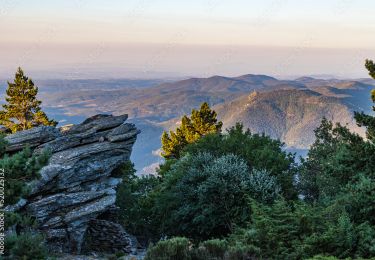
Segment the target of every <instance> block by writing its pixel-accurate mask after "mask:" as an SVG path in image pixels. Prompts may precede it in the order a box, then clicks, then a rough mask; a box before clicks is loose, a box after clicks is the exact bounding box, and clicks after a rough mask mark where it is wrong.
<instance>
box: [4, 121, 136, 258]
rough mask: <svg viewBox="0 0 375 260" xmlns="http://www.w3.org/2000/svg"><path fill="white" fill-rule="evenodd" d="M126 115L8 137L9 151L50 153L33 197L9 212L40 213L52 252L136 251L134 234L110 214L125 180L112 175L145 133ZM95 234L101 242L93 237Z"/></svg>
mask: <svg viewBox="0 0 375 260" xmlns="http://www.w3.org/2000/svg"><path fill="white" fill-rule="evenodd" d="M126 119H127V115H121V116H111V115H96V116H93V117H91V118H88V119H86V120H85V121H84V122H83V123H81V124H78V125H71V126H68V127H61V128H55V127H49V126H42V127H37V128H33V129H30V130H26V131H22V132H17V133H15V134H12V135H9V136H7V137H6V139H7V141H8V144H9V145H8V148H7V149H8V150H7V151H8V152H10V153H12V152H17V151H20V150H21V149H23V148H24V147H26V146H29V147H31V148H33V149H34V153H41V152H42V151H44V150H48V151H49V152H50V153H51V158H50V160H49V164H48V165H47V166H45V167H43V168H42V169H41V171H40V175H41V177H40V179H38V180H36V181H34V182H32V183H30V184H29V185H30V190H31V193H30V195H29V196H28V197H27V198H26V199H22V200H21V201H20V202H18V203H17V204H15V205H13V206H11V207H8V210H13V211H14V210H18V211H22V212H25V213H27V214H28V215H31V216H33V217H35V218H36V220H37V223H38V229H39V230H40V231H41V232H42V233H44V234H45V236H46V238H47V242H48V245H49V246H50V248H51V249H52V250H53V251H55V252H75V253H80V252H81V251H82V245H95V247H96V248H95V250H98V251H103V252H112V251H123V252H130V251H131V248H132V245H131V241H132V239H131V237H130V236H129V235H128V234H127V233H126V232H125V230H124V229H123V228H122V227H121V226H120V225H119V224H117V223H115V218H114V217H113V214H110V213H112V212H113V211H114V210H115V209H116V207H115V201H116V187H117V185H118V184H119V183H121V178H119V177H116V176H112V173H113V171H114V169H116V168H118V167H119V166H120V165H121V164H122V163H124V162H126V161H128V160H129V158H130V154H131V151H132V146H133V144H134V142H135V141H136V138H137V135H138V134H139V132H140V131H139V130H137V128H136V127H135V126H134V125H133V124H129V123H125V121H126ZM111 216H112V217H111ZM99 234H101V235H100V236H99ZM95 237H97V238H98V239H100V240H98V241H93V239H95ZM87 238H90V239H91V241H85V239H86V240H87ZM98 244H103V246H101V247H99V246H98Z"/></svg>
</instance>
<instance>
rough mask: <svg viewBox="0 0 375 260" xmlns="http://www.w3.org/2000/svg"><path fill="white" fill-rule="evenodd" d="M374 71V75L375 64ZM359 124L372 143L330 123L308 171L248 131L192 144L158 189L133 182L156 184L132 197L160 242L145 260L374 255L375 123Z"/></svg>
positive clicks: (305, 163) (172, 162) (321, 131)
mask: <svg viewBox="0 0 375 260" xmlns="http://www.w3.org/2000/svg"><path fill="white" fill-rule="evenodd" d="M366 67H367V68H368V69H369V72H370V75H372V76H375V65H374V64H373V62H372V61H367V62H366ZM372 98H373V100H374V102H375V98H374V92H372ZM355 118H356V120H357V122H358V124H359V125H360V126H365V127H366V129H367V138H363V137H361V136H359V135H358V134H355V133H352V132H351V131H350V130H349V129H348V128H347V127H345V126H342V125H340V124H334V123H332V122H330V121H328V120H327V119H323V120H322V123H321V125H320V126H319V127H318V128H317V129H316V130H315V136H316V141H315V142H314V144H313V145H312V146H311V148H310V151H309V153H308V156H307V158H306V159H302V158H301V163H300V164H299V165H296V164H295V162H294V156H293V155H292V154H288V153H286V152H285V151H283V148H282V146H283V144H282V143H280V142H279V141H277V140H272V139H271V138H269V137H267V136H265V135H259V134H252V133H250V131H248V130H246V131H244V129H243V127H242V125H241V124H237V125H236V126H235V127H232V128H230V129H228V130H227V133H224V134H222V133H210V134H205V135H202V136H200V138H198V139H196V140H194V142H191V143H184V145H183V146H182V147H180V148H179V154H178V156H171V157H166V158H167V160H166V162H165V163H164V164H163V165H161V168H160V170H159V172H158V173H159V176H158V177H153V178H152V180H153V181H152V182H151V181H150V180H151V179H140V180H136V179H135V180H136V181H135V180H133V181H130V183H133V182H134V181H135V183H137V182H138V183H139V182H144V183H147V187H149V189H147V192H142V189H143V188H140V186H138V188H136V189H134V190H133V191H134V192H135V191H136V192H135V193H136V194H137V197H133V198H135V202H136V203H135V204H136V205H137V206H139V207H140V208H142V207H147V214H148V216H149V217H150V218H149V221H148V224H149V226H148V227H147V228H148V230H152V232H151V233H153V236H152V238H153V239H155V238H159V239H161V240H160V241H159V242H157V243H156V244H155V245H153V244H151V246H150V248H149V250H148V252H147V256H146V259H192V260H193V259H197V260H200V259H223V260H224V259H316V260H317V259H322V260H326V259H327V260H328V259H330V260H335V259H370V258H373V257H375V217H374V216H375V206H374V205H375V204H374V201H375V143H374V138H373V137H374V132H373V131H374V129H375V128H374V122H375V121H374V117H373V116H371V115H365V114H363V113H356V114H355ZM151 183H152V185H150V184H151ZM128 186H129V185H128ZM133 187H134V186H133ZM141 201H142V203H144V204H143V206H142V205H141V203H140V202H141ZM139 212H140V211H139ZM145 212H146V211H143V212H142V214H144V213H145ZM139 214H140V213H139ZM137 217H138V218H139V217H140V215H138V216H137V214H136V215H134V216H132V218H133V219H135V218H137ZM128 220H130V222H132V220H131V218H129V219H128ZM144 227H145V226H144ZM169 237H171V238H169ZM165 238H169V239H165Z"/></svg>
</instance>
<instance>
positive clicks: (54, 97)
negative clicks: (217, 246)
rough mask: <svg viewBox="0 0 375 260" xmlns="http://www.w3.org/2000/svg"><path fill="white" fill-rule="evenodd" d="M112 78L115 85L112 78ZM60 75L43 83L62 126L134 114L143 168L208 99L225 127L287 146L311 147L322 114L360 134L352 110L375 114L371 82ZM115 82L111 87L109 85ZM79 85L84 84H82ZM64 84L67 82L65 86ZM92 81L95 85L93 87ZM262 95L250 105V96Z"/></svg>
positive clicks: (137, 152)
mask: <svg viewBox="0 0 375 260" xmlns="http://www.w3.org/2000/svg"><path fill="white" fill-rule="evenodd" d="M107 81H108V82H107ZM57 82H58V84H57V86H58V87H55V86H54V82H53V80H48V81H41V84H39V83H38V82H37V83H38V86H39V88H40V95H41V97H42V99H43V100H45V102H44V107H45V108H46V111H47V113H48V114H49V115H51V116H53V117H54V118H56V119H58V120H62V121H61V123H60V124H67V123H79V122H81V121H82V120H83V119H84V118H85V117H88V116H92V115H95V114H98V113H111V114H121V113H127V114H129V118H130V121H132V122H134V123H136V124H137V125H138V126H139V128H140V129H141V130H142V134H140V135H139V137H138V141H137V143H136V144H135V146H134V152H133V155H132V156H133V160H134V162H135V165H136V167H137V169H142V168H143V167H145V166H148V165H151V164H153V163H155V162H157V161H158V160H159V158H158V156H155V155H156V154H157V150H158V149H159V147H160V136H161V133H162V131H163V130H168V129H174V128H175V127H176V126H178V124H179V118H180V117H181V116H182V115H184V114H187V113H190V111H191V109H192V108H194V107H198V106H199V105H200V104H201V103H202V102H208V103H209V104H210V105H214V106H215V109H216V110H217V111H218V114H219V119H221V120H222V121H223V123H224V127H225V128H226V127H229V126H231V125H233V123H234V122H236V121H242V122H243V123H244V125H245V126H246V127H249V128H250V129H251V130H252V131H254V132H263V131H264V132H265V133H267V134H270V135H271V136H273V137H277V138H280V139H281V140H282V141H283V142H285V143H286V145H287V146H293V147H297V148H300V149H307V148H308V146H309V145H310V144H311V143H312V142H313V140H314V135H313V129H315V128H316V127H317V126H318V124H319V122H320V120H321V118H322V117H323V116H325V117H327V118H329V119H332V120H333V121H339V122H342V123H343V124H346V123H348V126H349V128H351V129H353V130H355V131H357V130H358V131H359V133H361V134H363V130H362V131H361V130H359V129H358V127H357V126H356V124H355V123H354V121H353V119H352V115H353V111H365V112H366V113H370V112H371V111H370V109H369V108H370V107H371V100H370V97H369V94H368V93H369V91H370V90H371V89H372V88H373V84H375V83H374V82H375V81H374V80H372V79H358V80H339V79H328V80H327V79H316V78H312V77H302V78H298V79H295V80H278V79H276V78H274V77H269V76H265V75H253V74H246V75H242V76H238V77H223V76H213V77H209V78H189V79H185V80H179V81H170V80H168V81H167V82H166V81H162V80H144V81H142V80H138V81H136V80H117V83H116V80H114V79H112V80H97V81H96V80H78V81H77V80H58V81H57ZM107 83H108V84H107ZM77 84H78V85H77ZM60 86H63V91H61V88H60ZM90 86H91V87H90ZM254 91H256V93H257V94H256V96H255V97H253V98H252V101H251V102H249V96H251V95H254V94H252V93H253V92H254Z"/></svg>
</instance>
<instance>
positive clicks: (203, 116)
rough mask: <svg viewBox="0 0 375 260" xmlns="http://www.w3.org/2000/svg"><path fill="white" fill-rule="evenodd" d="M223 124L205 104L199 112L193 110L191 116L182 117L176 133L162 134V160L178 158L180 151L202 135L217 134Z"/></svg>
mask: <svg viewBox="0 0 375 260" xmlns="http://www.w3.org/2000/svg"><path fill="white" fill-rule="evenodd" d="M222 125H223V123H222V122H220V121H218V120H217V114H216V112H215V111H214V110H211V109H210V106H209V105H208V104H207V103H206V102H205V103H203V104H202V105H201V107H200V109H199V110H195V109H193V110H192V112H191V116H190V117H188V116H186V115H185V116H183V117H182V119H181V126H180V127H178V128H177V129H176V131H175V132H174V131H170V132H169V134H168V133H167V132H165V131H164V132H163V135H162V138H161V143H162V150H163V152H162V155H163V157H164V158H179V157H180V153H181V151H182V149H183V148H184V147H185V146H186V145H187V144H190V143H193V142H195V141H197V140H198V139H199V138H201V137H202V136H204V135H207V134H210V133H219V132H220V131H221V127H222Z"/></svg>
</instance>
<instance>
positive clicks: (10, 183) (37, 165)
mask: <svg viewBox="0 0 375 260" xmlns="http://www.w3.org/2000/svg"><path fill="white" fill-rule="evenodd" d="M48 159H49V153H48V152H43V153H42V154H40V155H35V154H32V151H31V149H30V148H25V149H24V150H23V151H21V152H18V153H16V154H14V155H11V156H10V155H7V154H5V155H4V157H3V158H2V159H0V169H4V173H5V180H6V181H5V198H6V200H5V205H11V204H14V203H16V202H17V201H18V200H19V199H20V198H22V197H24V196H26V195H27V193H28V192H29V187H28V185H27V183H28V182H30V181H32V180H34V179H37V178H39V170H40V169H41V168H42V167H43V166H44V165H46V164H47V162H48Z"/></svg>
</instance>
